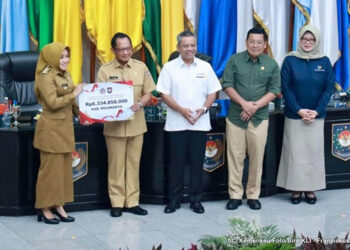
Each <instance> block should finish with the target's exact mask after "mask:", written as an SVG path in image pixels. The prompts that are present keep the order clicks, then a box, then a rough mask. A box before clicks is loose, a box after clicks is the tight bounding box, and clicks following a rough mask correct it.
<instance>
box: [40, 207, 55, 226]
mask: <svg viewBox="0 0 350 250" xmlns="http://www.w3.org/2000/svg"><path fill="white" fill-rule="evenodd" d="M43 219H44V222H45V223H46V224H58V223H60V220H59V219H57V218H53V219H49V218H46V217H45V215H44V213H43V211H41V210H38V221H42V220H43Z"/></svg>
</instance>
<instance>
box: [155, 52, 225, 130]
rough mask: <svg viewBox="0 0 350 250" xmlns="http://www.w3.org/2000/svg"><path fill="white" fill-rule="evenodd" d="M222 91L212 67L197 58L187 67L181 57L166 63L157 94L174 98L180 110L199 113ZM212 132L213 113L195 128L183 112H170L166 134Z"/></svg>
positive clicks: (203, 118) (207, 115)
mask: <svg viewBox="0 0 350 250" xmlns="http://www.w3.org/2000/svg"><path fill="white" fill-rule="evenodd" d="M220 89H221V85H220V82H219V80H218V78H217V77H216V75H215V73H214V71H213V69H212V68H211V66H210V64H209V63H207V62H205V61H203V60H200V59H198V58H194V61H193V63H192V64H191V65H190V66H188V65H186V64H185V63H184V62H183V60H182V58H181V56H179V57H178V58H176V59H174V60H173V61H170V62H168V63H166V64H165V65H164V67H163V69H162V71H161V72H160V75H159V78H158V82H157V91H159V92H161V93H163V94H166V95H170V96H171V97H172V98H173V99H174V100H175V101H176V102H177V103H178V104H179V105H180V106H182V107H184V108H188V109H190V110H192V111H193V112H195V110H197V109H200V108H202V107H203V105H204V103H205V100H206V99H207V96H208V95H209V94H212V93H215V92H217V91H219V90H220ZM210 129H211V125H210V117H209V113H205V114H203V115H202V116H201V117H200V118H199V119H198V121H197V122H196V123H195V124H194V125H191V124H190V123H189V122H188V121H187V120H186V119H185V118H184V117H183V116H182V115H181V114H180V113H179V112H177V111H175V110H173V109H171V108H170V107H169V108H168V110H167V119H166V123H165V130H166V131H183V130H196V131H209V130H210Z"/></svg>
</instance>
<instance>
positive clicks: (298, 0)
mask: <svg viewBox="0 0 350 250" xmlns="http://www.w3.org/2000/svg"><path fill="white" fill-rule="evenodd" d="M292 2H293V4H294V5H295V10H294V30H293V46H292V48H293V50H296V49H297V48H298V41H299V30H300V28H301V27H303V26H304V25H306V24H309V23H310V13H311V9H312V0H292Z"/></svg>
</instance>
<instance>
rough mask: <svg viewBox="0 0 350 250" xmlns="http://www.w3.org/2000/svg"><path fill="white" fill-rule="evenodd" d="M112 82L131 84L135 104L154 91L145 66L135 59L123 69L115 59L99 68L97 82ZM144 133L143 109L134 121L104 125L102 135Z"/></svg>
mask: <svg viewBox="0 0 350 250" xmlns="http://www.w3.org/2000/svg"><path fill="white" fill-rule="evenodd" d="M114 81H132V82H133V87H134V102H135V103H136V102H138V101H139V100H140V99H141V97H142V96H143V95H145V94H147V93H150V92H152V91H153V90H155V84H154V81H153V79H152V76H151V74H150V72H149V70H148V68H147V66H146V65H145V64H144V63H143V62H141V61H138V60H135V59H130V60H129V62H128V63H127V64H126V65H125V67H122V65H120V63H119V62H118V61H117V60H116V59H114V60H112V61H110V62H108V63H106V64H104V65H102V66H101V68H100V69H99V71H98V74H97V82H114ZM146 131H147V126H146V120H145V114H144V111H143V109H141V110H139V111H137V112H136V113H135V115H134V119H131V120H126V121H115V122H107V123H105V124H104V130H103V134H104V135H106V136H115V137H125V136H136V135H140V134H143V133H145V132H146Z"/></svg>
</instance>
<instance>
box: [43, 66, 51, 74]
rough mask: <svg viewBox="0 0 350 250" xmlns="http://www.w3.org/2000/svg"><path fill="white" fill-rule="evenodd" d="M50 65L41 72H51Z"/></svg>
mask: <svg viewBox="0 0 350 250" xmlns="http://www.w3.org/2000/svg"><path fill="white" fill-rule="evenodd" d="M50 70H51V69H50V67H47V66H46V67H45V68H44V69H43V70H42V71H41V74H47V73H49V72H50Z"/></svg>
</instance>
